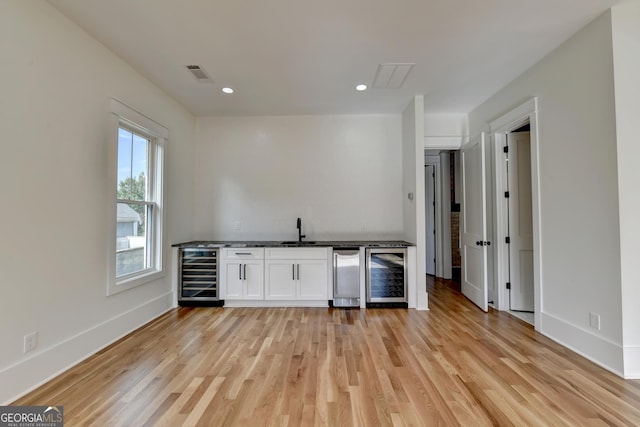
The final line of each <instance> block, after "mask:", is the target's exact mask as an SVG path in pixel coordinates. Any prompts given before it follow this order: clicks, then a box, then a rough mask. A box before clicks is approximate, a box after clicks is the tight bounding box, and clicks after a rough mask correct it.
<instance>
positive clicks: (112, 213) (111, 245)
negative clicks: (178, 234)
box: [107, 99, 169, 295]
mask: <svg viewBox="0 0 640 427" xmlns="http://www.w3.org/2000/svg"><path fill="white" fill-rule="evenodd" d="M110 104H111V105H110V107H111V108H110V109H111V114H110V115H109V125H108V128H109V129H108V138H107V140H108V144H107V150H108V168H109V169H108V174H107V175H108V179H107V199H108V204H107V212H108V215H107V216H108V221H107V224H108V227H107V232H108V234H107V242H108V244H107V270H108V274H107V295H114V294H117V293H120V292H123V291H126V290H128V289H131V288H134V287H137V286H140V285H143V284H145V283H149V282H151V281H154V280H158V279H159V278H161V277H163V276H164V275H165V271H166V268H165V257H164V250H163V247H164V236H165V221H164V188H165V185H164V156H165V150H166V144H167V140H168V136H169V131H168V130H167V128H165V127H164V126H162V125H160V124H159V123H157V122H155V121H154V120H152V119H150V118H148V117H146V116H145V115H143V114H141V113H139V112H137V111H136V110H134V109H133V108H131V107H129V106H127V105H125V104H123V103H122V102H120V101H118V100H117V99H111V102H110ZM120 128H123V129H125V130H127V131H129V132H132V133H135V134H137V135H139V136H141V137H144V138H146V139H148V140H149V153H148V157H149V158H148V163H149V171H148V174H149V177H148V178H147V181H148V182H147V185H148V186H149V189H148V192H149V198H150V202H151V203H152V205H153V208H152V209H151V210H152V216H151V218H147V225H149V224H151V227H148V229H147V230H146V233H147V236H146V237H147V246H148V248H147V250H148V254H147V256H148V257H149V258H150V261H151V267H150V268H147V269H144V270H140V271H138V272H135V273H130V274H127V275H123V276H120V277H117V276H116V234H117V233H116V228H117V204H118V202H119V199H118V194H117V188H118V133H119V129H120Z"/></svg>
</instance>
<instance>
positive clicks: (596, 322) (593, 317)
mask: <svg viewBox="0 0 640 427" xmlns="http://www.w3.org/2000/svg"><path fill="white" fill-rule="evenodd" d="M589 325H590V326H591V327H592V328H593V329H597V330H600V315H599V314H597V313H589Z"/></svg>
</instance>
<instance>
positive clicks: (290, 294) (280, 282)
mask: <svg viewBox="0 0 640 427" xmlns="http://www.w3.org/2000/svg"><path fill="white" fill-rule="evenodd" d="M293 269H294V263H293V262H292V261H286V260H284V261H266V271H267V276H266V280H265V299H268V300H293V299H296V287H295V283H296V282H295V280H294V270H293Z"/></svg>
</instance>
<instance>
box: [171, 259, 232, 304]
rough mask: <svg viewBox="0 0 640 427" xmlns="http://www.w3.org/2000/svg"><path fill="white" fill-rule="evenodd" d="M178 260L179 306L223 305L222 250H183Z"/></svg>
mask: <svg viewBox="0 0 640 427" xmlns="http://www.w3.org/2000/svg"><path fill="white" fill-rule="evenodd" d="M178 260H179V261H178V269H179V271H178V279H179V284H178V285H179V289H178V304H180V305H221V303H223V301H220V293H219V291H220V284H219V274H218V273H219V269H220V250H219V249H209V248H207V249H201V248H181V249H180V250H179V251H178Z"/></svg>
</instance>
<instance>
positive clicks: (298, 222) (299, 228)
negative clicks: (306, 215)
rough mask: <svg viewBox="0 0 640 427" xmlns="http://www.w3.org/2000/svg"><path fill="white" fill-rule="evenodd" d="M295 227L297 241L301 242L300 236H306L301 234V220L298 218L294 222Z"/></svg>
mask: <svg viewBox="0 0 640 427" xmlns="http://www.w3.org/2000/svg"><path fill="white" fill-rule="evenodd" d="M296 228H297V229H298V242H302V238H303V237H307V236H306V235H304V234H302V220H301V219H300V218H298V221H297V222H296Z"/></svg>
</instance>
